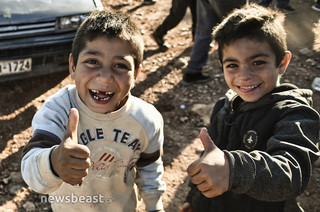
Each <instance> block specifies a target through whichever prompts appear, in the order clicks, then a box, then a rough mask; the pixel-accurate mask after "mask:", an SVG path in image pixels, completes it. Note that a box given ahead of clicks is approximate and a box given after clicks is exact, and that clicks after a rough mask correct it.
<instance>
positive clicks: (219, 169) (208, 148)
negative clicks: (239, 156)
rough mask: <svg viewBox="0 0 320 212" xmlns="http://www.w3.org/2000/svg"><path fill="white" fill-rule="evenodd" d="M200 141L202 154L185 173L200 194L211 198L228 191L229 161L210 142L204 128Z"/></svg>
mask: <svg viewBox="0 0 320 212" xmlns="http://www.w3.org/2000/svg"><path fill="white" fill-rule="evenodd" d="M200 140H201V142H202V144H203V146H204V154H203V155H202V156H201V158H199V159H198V160H196V161H194V162H193V163H191V164H190V165H189V167H188V169H187V172H188V175H189V176H191V181H192V183H193V184H195V185H197V187H198V189H199V190H200V191H201V192H202V194H203V195H204V196H206V197H208V198H212V197H216V196H219V195H221V194H223V193H224V192H226V191H228V188H229V178H230V166H229V160H228V158H227V156H226V155H225V153H224V152H223V151H221V150H220V149H219V148H218V147H217V146H216V145H215V144H214V142H213V141H212V140H211V138H210V136H209V134H208V132H207V129H206V128H202V129H201V132H200Z"/></svg>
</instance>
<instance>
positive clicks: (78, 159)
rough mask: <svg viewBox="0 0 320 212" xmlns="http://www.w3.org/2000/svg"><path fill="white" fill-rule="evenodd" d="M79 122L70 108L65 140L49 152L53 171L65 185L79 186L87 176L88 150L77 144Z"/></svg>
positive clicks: (77, 114)
mask: <svg viewBox="0 0 320 212" xmlns="http://www.w3.org/2000/svg"><path fill="white" fill-rule="evenodd" d="M78 122H79V113H78V110H77V109H75V108H72V109H71V110H70V114H69V121H68V127H67V132H66V136H65V139H64V140H63V141H61V143H60V145H59V146H58V147H57V148H55V149H53V150H52V152H51V156H50V160H51V164H52V168H53V171H54V172H55V173H56V174H57V175H59V177H60V178H61V179H62V180H63V181H64V182H66V183H70V184H72V185H78V184H81V183H82V181H83V178H84V177H85V176H86V175H87V174H88V168H89V166H90V158H89V156H90V150H89V148H88V147H87V146H85V145H81V144H78V141H77V128H78Z"/></svg>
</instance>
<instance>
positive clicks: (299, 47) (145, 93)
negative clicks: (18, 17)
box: [0, 0, 320, 212]
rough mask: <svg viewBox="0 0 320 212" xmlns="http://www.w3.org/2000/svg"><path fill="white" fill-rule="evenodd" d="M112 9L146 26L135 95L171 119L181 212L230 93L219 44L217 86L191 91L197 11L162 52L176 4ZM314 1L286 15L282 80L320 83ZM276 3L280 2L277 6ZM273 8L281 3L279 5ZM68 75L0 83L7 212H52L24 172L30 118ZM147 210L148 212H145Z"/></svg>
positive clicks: (319, 106)
mask: <svg viewBox="0 0 320 212" xmlns="http://www.w3.org/2000/svg"><path fill="white" fill-rule="evenodd" d="M103 3H104V6H105V7H113V8H117V9H120V10H124V11H128V12H130V13H131V14H132V17H133V18H134V20H135V21H136V23H137V24H138V26H139V27H140V28H141V32H142V33H143V36H144V40H145V46H146V49H145V50H146V51H145V61H144V64H143V71H142V73H141V75H140V76H139V79H138V82H137V84H136V87H135V88H134V89H133V92H132V93H133V94H134V95H136V96H138V97H140V98H142V99H144V100H145V101H147V102H150V103H152V104H154V105H155V106H156V107H157V108H158V110H159V111H160V112H161V113H162V115H163V118H164V121H165V144H164V157H163V160H164V165H165V174H164V180H165V181H166V183H167V191H166V192H165V193H164V195H163V200H164V205H165V209H166V211H168V212H174V211H178V208H179V206H180V205H181V204H182V203H183V201H184V199H185V197H186V194H187V192H188V189H189V188H188V182H189V178H188V177H187V174H186V169H187V167H188V165H189V164H190V163H191V162H192V161H193V160H195V159H197V158H198V157H199V153H200V152H201V151H202V149H203V147H202V145H201V143H200V140H199V138H198V135H199V131H200V128H201V127H203V126H205V125H206V124H207V120H208V116H209V115H210V111H211V109H212V105H213V104H214V103H215V102H216V101H217V99H218V98H219V97H221V96H223V94H224V93H225V91H226V89H227V87H226V84H225V83H224V80H223V75H222V73H221V72H220V69H219V67H218V63H217V54H216V51H215V47H214V46H213V48H212V50H211V51H210V57H209V61H208V64H207V65H206V67H205V69H204V71H205V72H206V73H208V74H209V75H210V76H211V77H212V80H211V81H209V82H206V83H202V84H194V85H189V86H185V85H183V84H182V83H181V80H182V73H183V69H184V68H185V66H186V64H187V61H188V59H189V56H190V53H191V50H192V39H191V30H190V29H191V15H190V11H187V14H186V16H185V18H184V19H183V21H182V22H181V23H180V24H179V25H178V26H177V27H176V28H174V29H172V30H171V31H169V32H168V34H167V35H166V37H165V39H166V40H167V42H168V43H169V44H170V48H169V49H168V50H167V51H160V50H159V49H158V48H157V46H156V44H155V42H154V41H153V40H152V39H151V38H150V34H151V33H152V32H153V31H154V29H155V28H156V26H157V25H158V24H160V23H161V22H162V21H163V20H164V18H165V16H166V15H167V14H168V12H169V9H170V4H171V0H158V2H157V3H156V4H154V5H144V4H143V2H142V0H131V1H128V0H104V2H103ZM312 3H313V2H312V0H291V4H292V6H293V7H294V8H295V9H296V11H295V12H293V13H289V14H287V19H286V27H287V32H288V47H289V49H290V50H291V52H292V53H293V59H292V62H291V65H290V66H289V69H288V70H287V73H286V74H285V76H284V78H283V81H285V82H292V83H295V84H296V85H298V86H299V87H302V88H310V89H311V84H312V81H313V79H314V78H315V77H320V63H319V62H320V58H319V55H320V47H319V46H320V38H319V36H320V30H319V29H320V13H319V12H315V11H313V10H312V9H311V5H312ZM273 4H274V3H273ZM272 6H274V5H272ZM71 82H72V81H71V79H70V78H69V76H68V74H67V71H66V72H63V73H58V74H52V75H50V76H43V77H37V78H33V79H25V80H18V81H13V82H6V83H0V173H1V174H0V212H2V211H50V205H49V203H46V202H44V201H43V200H42V199H43V197H44V195H42V194H37V193H35V192H33V191H32V190H31V189H30V188H28V186H27V185H26V184H25V183H24V182H23V180H22V178H21V174H20V161H21V150H22V148H23V146H24V145H25V144H26V142H27V141H28V140H29V139H30V137H31V132H32V129H31V120H32V117H33V115H34V114H35V112H36V111H37V110H38V109H39V108H40V107H41V105H42V104H43V102H44V101H45V100H46V98H47V97H48V96H50V95H51V94H53V93H54V92H56V91H57V90H59V89H60V88H62V87H64V86H65V85H67V84H69V83H71ZM313 98H314V107H315V109H316V110H317V111H318V112H320V92H319V91H314V96H313ZM319 167H320V166H315V167H314V170H313V176H312V179H311V181H310V184H309V186H308V188H307V189H306V190H305V192H304V193H303V194H302V195H301V196H300V197H299V198H298V199H299V201H300V203H301V205H302V207H303V208H304V209H305V211H307V212H309V211H310V212H313V211H320V201H319V200H320V168H319ZM141 211H143V210H141Z"/></svg>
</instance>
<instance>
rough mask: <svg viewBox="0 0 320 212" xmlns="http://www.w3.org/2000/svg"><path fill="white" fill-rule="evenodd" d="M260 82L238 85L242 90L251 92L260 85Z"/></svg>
mask: <svg viewBox="0 0 320 212" xmlns="http://www.w3.org/2000/svg"><path fill="white" fill-rule="evenodd" d="M260 85H261V83H260V84H256V85H251V86H237V87H238V88H239V89H240V90H241V91H242V92H250V91H253V90H255V89H256V88H258V87H260Z"/></svg>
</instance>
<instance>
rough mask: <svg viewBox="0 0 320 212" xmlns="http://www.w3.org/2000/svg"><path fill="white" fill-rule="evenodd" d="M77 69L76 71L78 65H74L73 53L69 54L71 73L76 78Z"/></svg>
mask: <svg viewBox="0 0 320 212" xmlns="http://www.w3.org/2000/svg"><path fill="white" fill-rule="evenodd" d="M75 71H76V66H75V65H74V62H73V57H72V54H70V55H69V73H70V76H71V78H72V79H74V74H75Z"/></svg>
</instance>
